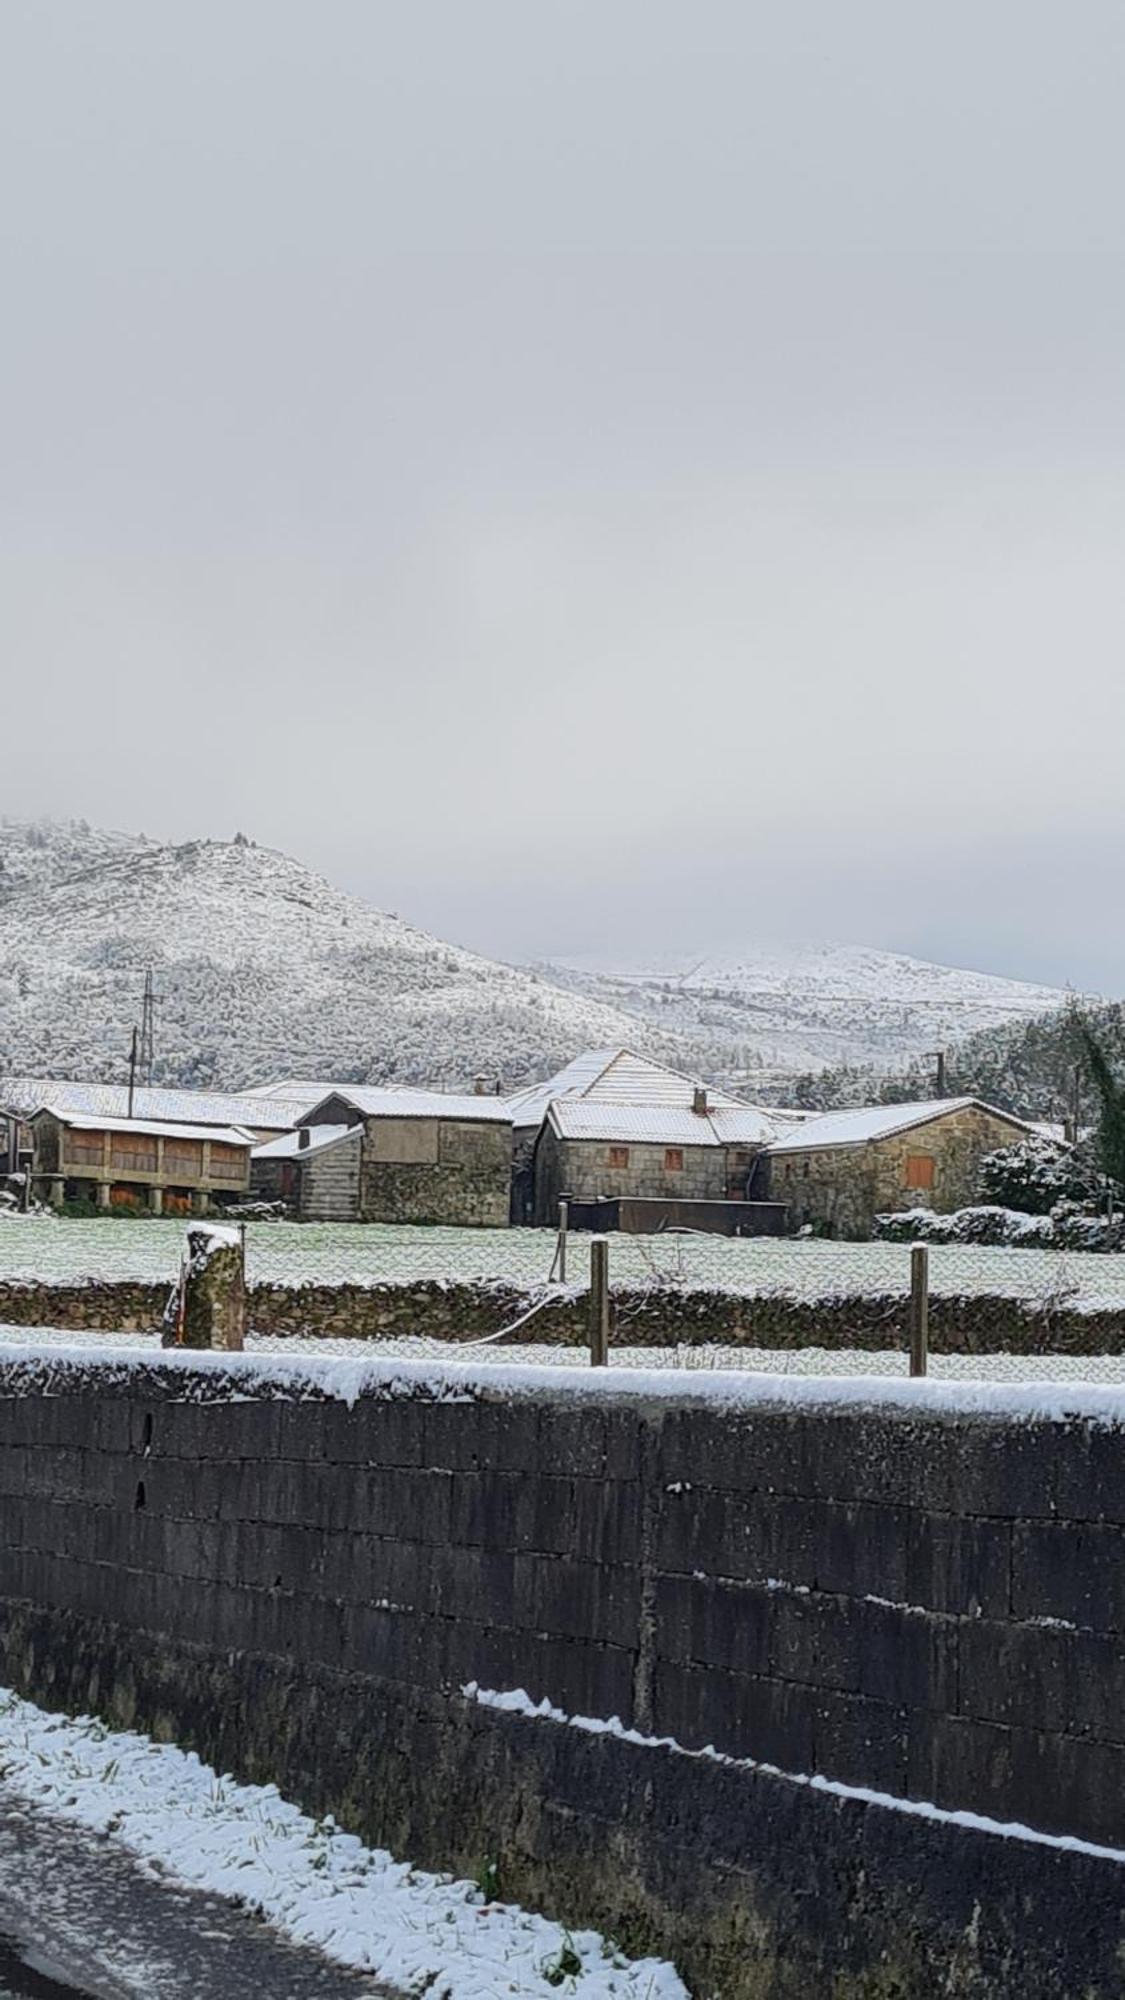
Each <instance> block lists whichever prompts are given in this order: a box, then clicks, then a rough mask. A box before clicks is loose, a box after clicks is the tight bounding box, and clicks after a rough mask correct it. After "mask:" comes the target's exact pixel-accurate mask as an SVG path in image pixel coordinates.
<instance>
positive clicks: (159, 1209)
mask: <svg viewBox="0 0 1125 2000" xmlns="http://www.w3.org/2000/svg"><path fill="white" fill-rule="evenodd" d="M148 1205H149V1212H150V1214H152V1215H163V1213H164V1189H163V1188H158V1187H154V1188H150V1189H149V1191H148Z"/></svg>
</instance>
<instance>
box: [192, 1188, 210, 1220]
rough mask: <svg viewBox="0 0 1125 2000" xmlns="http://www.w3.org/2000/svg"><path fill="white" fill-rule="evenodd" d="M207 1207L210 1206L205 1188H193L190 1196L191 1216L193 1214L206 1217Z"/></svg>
mask: <svg viewBox="0 0 1125 2000" xmlns="http://www.w3.org/2000/svg"><path fill="white" fill-rule="evenodd" d="M209 1206H210V1198H209V1196H208V1194H207V1191H206V1189H205V1188H193V1189H192V1195H191V1212H192V1214H193V1215H206V1213H207V1210H208V1208H209Z"/></svg>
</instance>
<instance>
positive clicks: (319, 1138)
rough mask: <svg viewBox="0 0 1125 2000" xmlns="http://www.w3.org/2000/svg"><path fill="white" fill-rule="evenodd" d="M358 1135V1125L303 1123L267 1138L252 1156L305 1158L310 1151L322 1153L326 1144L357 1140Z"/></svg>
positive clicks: (262, 1158)
mask: <svg viewBox="0 0 1125 2000" xmlns="http://www.w3.org/2000/svg"><path fill="white" fill-rule="evenodd" d="M359 1136H360V1127H359V1126H358V1125H303V1126H302V1127H301V1128H300V1130H299V1131H297V1132H281V1133H279V1135H278V1137H277V1138H276V1139H267V1140H266V1141H265V1144H264V1145H261V1146H255V1148H254V1158H255V1159H256V1160H296V1159H305V1158H307V1156H308V1155H309V1154H310V1153H322V1152H323V1151H324V1148H325V1147H326V1146H335V1145H337V1144H338V1143H339V1141H340V1140H341V1139H356V1140H358V1138H359ZM302 1139H303V1140H304V1144H303V1145H302V1143H301V1141H302Z"/></svg>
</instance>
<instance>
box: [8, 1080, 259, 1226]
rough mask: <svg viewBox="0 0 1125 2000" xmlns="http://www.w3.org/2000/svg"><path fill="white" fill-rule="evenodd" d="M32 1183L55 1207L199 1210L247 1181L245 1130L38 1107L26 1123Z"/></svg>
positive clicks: (233, 1197)
mask: <svg viewBox="0 0 1125 2000" xmlns="http://www.w3.org/2000/svg"><path fill="white" fill-rule="evenodd" d="M30 1126H31V1142H32V1188H33V1191H34V1193H35V1194H36V1196H37V1197H38V1198H39V1199H40V1200H41V1201H48V1202H50V1203H51V1205H52V1206H53V1207H55V1208H61V1207H63V1206H64V1205H65V1204H66V1203H68V1202H89V1203H90V1204H91V1206H93V1207H96V1208H101V1209H105V1210H107V1211H112V1210H114V1209H146V1210H147V1211H148V1213H149V1214H151V1215H188V1214H196V1215H201V1214H207V1213H208V1212H209V1211H210V1210H211V1209H213V1208H221V1207H222V1206H223V1205H224V1204H225V1203H229V1202H231V1201H240V1200H242V1199H243V1198H244V1196H245V1194H246V1192H247V1189H248V1188H249V1185H250V1153H251V1148H252V1147H253V1144H254V1139H253V1134H252V1133H250V1132H247V1131H244V1130H243V1129H242V1128H241V1127H240V1126H235V1125H179V1124H172V1123H168V1122H163V1121H161V1120H158V1119H151V1118H106V1117H101V1118H99V1117H93V1116H86V1115H84V1114H83V1113H81V1112H76V1111H63V1110H60V1109H59V1108H58V1107H57V1106H56V1105H44V1106H43V1107H42V1108H41V1109H40V1110H38V1111H36V1112H35V1113H34V1114H33V1116H32V1118H31V1120H30Z"/></svg>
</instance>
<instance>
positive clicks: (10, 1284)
mask: <svg viewBox="0 0 1125 2000" xmlns="http://www.w3.org/2000/svg"><path fill="white" fill-rule="evenodd" d="M905 1282H906V1281H905V1275H904V1284H903V1290H902V1291H901V1292H898V1293H896V1294H893V1295H890V1294H888V1295H874V1296H871V1297H866V1298H829V1299H819V1300H818V1299H790V1298H782V1297H776V1296H766V1297H762V1298H744V1297H742V1296H740V1295H739V1294H738V1293H734V1292H716V1291H713V1290H711V1289H710V1288H706V1289H700V1290H697V1291H693V1290H690V1289H687V1288H685V1287H680V1286H672V1287H670V1288H668V1289H667V1290H663V1289H655V1290H653V1289H650V1290H645V1291H640V1290H638V1291H633V1290H630V1289H628V1288H627V1287H615V1288H614V1291H613V1295H612V1311H611V1341H612V1342H613V1343H614V1344H616V1343H617V1342H618V1341H619V1340H620V1341H622V1342H627V1344H628V1345H629V1346H631V1347H646V1346H647V1347H663V1348H667V1347H678V1346H680V1345H681V1344H684V1345H688V1346H700V1345H704V1344H711V1343H720V1344H722V1345H730V1346H735V1347H763V1348H777V1349H796V1348H801V1347H823V1348H828V1349H846V1350H855V1349H860V1350H870V1351H873V1352H875V1351H880V1350H888V1349H890V1350H894V1351H896V1352H898V1353H905V1352H906V1351H907V1348H908V1346H909V1326H908V1317H907V1313H908V1300H907V1295H906V1289H905ZM168 1291H169V1287H168V1285H166V1284H146V1283H144V1282H142V1281H130V1280H126V1281H123V1282H121V1283H117V1284H114V1283H101V1282H98V1281H95V1280H86V1281H82V1282H78V1283H74V1284H34V1283H26V1282H24V1281H23V1280H3V1279H0V1325H4V1324H8V1325H12V1326H27V1327H58V1328H60V1329H62V1328H66V1327H75V1328H77V1329H79V1330H83V1329H90V1330H94V1331H96V1330H99V1329H100V1330H103V1331H105V1332H110V1333H113V1332H118V1333H120V1332H138V1331H139V1332H144V1331H152V1330H153V1329H155V1328H157V1327H158V1326H159V1324H160V1318H161V1314H162V1312H163V1310H164V1304H165V1301H166V1299H167V1296H168ZM543 1293H546V1294H547V1304H546V1305H545V1306H544V1307H543V1310H542V1311H540V1312H539V1313H537V1315H536V1317H535V1319H534V1321H533V1322H532V1323H531V1324H530V1325H529V1326H528V1327H525V1328H521V1329H520V1330H519V1331H517V1332H516V1333H515V1334H513V1335H512V1341H513V1342H514V1343H516V1344H518V1343H520V1342H522V1341H524V1340H527V1339H529V1338H531V1337H532V1336H534V1339H535V1340H536V1341H537V1342H541V1343H542V1342H546V1343H547V1344H555V1345H559V1346H579V1347H581V1346H584V1345H585V1344H586V1341H587V1338H588V1332H589V1327H588V1307H587V1302H586V1297H585V1295H584V1294H582V1293H579V1294H577V1295H575V1294H572V1293H571V1292H569V1291H568V1290H567V1291H563V1290H560V1291H558V1292H556V1293H554V1294H551V1293H550V1292H549V1290H548V1288H547V1287H543V1288H542V1291H541V1293H540V1296H542V1295H543ZM533 1295H534V1294H533V1293H529V1291H528V1289H527V1288H521V1287H518V1286H516V1285H512V1284H509V1283H487V1282H485V1281H483V1280H482V1281H480V1282H472V1281H469V1282H465V1283H463V1284H453V1283H450V1282H449V1281H448V1280H444V1279H431V1280H419V1281H417V1282H415V1283H413V1284H408V1285H393V1284H387V1285H358V1284H357V1285H314V1284H302V1285H262V1284H259V1285H251V1286H249V1287H248V1290H247V1300H248V1306H249V1313H250V1325H251V1330H252V1331H253V1332H255V1333H260V1334H270V1335H276V1336H287V1335H292V1336H294V1337H295V1338H297V1337H300V1336H302V1335H321V1336H326V1335H327V1336H331V1337H333V1338H338V1339H349V1338H351V1339H357V1340H376V1339H386V1338H391V1337H393V1336H397V1335H401V1334H417V1333H419V1332H422V1333H425V1334H427V1335H428V1336H429V1337H430V1338H431V1339H436V1340H449V1341H456V1340H467V1339H476V1338H478V1337H479V1336H480V1335H482V1334H490V1333H493V1332H495V1331H496V1330H497V1328H499V1327H501V1326H504V1325H505V1324H506V1323H507V1322H508V1321H509V1320H514V1319H517V1318H519V1317H520V1315H521V1314H522V1313H524V1312H525V1311H526V1310H527V1307H528V1304H529V1303H530V1302H531V1298H532V1296H533ZM930 1345H931V1348H932V1350H933V1352H934V1353H935V1354H1086V1355H1097V1354H1120V1353H1123V1352H1125V1312H1123V1311H1121V1310H1120V1309H1118V1308H1114V1307H1106V1308H1105V1309H1103V1310H1100V1311H1096V1312H1090V1311H1078V1310H1076V1309H1075V1308H1074V1307H1068V1306H1066V1305H1065V1304H1059V1303H1056V1302H1053V1301H1045V1302H1044V1303H1042V1304H1036V1303H1034V1302H1032V1301H1024V1300H1020V1299H1011V1298H1003V1297H998V1296H989V1295H988V1294H982V1293H972V1294H968V1295H967V1296H965V1297H961V1298H959V1297H956V1296H952V1297H950V1296H942V1295H934V1296H932V1297H931V1299H930Z"/></svg>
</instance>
